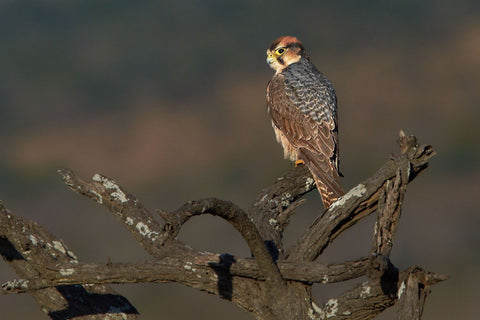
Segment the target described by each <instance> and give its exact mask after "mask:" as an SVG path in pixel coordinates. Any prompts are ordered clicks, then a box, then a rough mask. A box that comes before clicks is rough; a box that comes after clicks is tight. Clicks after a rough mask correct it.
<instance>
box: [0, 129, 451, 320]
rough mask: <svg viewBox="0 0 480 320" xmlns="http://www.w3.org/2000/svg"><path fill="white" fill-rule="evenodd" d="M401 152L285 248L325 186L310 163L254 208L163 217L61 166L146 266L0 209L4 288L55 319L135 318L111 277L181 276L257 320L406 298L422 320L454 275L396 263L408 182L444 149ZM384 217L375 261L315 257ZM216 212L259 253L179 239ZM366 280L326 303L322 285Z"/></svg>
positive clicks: (215, 206) (370, 307) (338, 311)
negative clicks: (89, 256) (100, 257)
mask: <svg viewBox="0 0 480 320" xmlns="http://www.w3.org/2000/svg"><path fill="white" fill-rule="evenodd" d="M399 144H400V154H399V155H397V156H394V157H392V158H391V159H390V160H389V161H387V163H385V164H384V165H383V166H382V167H381V168H380V169H379V170H378V171H377V172H376V173H375V174H374V175H373V176H372V177H370V178H368V179H367V180H365V181H363V182H362V183H360V184H358V185H357V186H356V187H354V188H352V189H351V190H350V191H349V192H347V193H346V194H345V195H344V196H343V197H341V198H340V199H338V200H337V201H336V202H335V203H334V204H333V205H332V206H330V208H328V210H326V211H325V212H323V213H322V212H320V211H319V215H318V218H317V219H316V220H315V221H314V222H313V223H312V225H311V226H310V228H309V229H308V230H306V232H305V234H304V235H303V236H302V237H301V239H299V241H298V243H297V244H296V245H295V246H293V247H292V248H290V250H286V248H284V246H283V239H282V238H283V231H284V229H285V227H286V226H287V225H288V223H289V219H290V218H291V216H292V215H293V214H294V212H295V208H297V207H298V206H299V205H301V204H302V203H303V202H304V200H303V199H302V196H303V195H304V194H306V193H308V192H310V191H311V190H313V189H314V188H315V184H314V180H313V178H312V177H311V175H310V173H309V172H308V170H307V169H306V168H305V167H303V166H300V167H296V168H293V169H292V170H290V171H289V172H288V173H286V174H285V175H284V176H282V177H281V178H279V179H277V181H276V182H275V183H273V184H272V185H271V186H269V187H267V188H265V189H264V190H263V191H262V192H261V193H260V195H259V196H258V197H257V199H256V200H255V202H254V203H253V204H252V206H251V207H250V210H249V211H248V212H245V211H243V210H242V209H241V208H239V207H238V206H236V205H235V204H233V203H231V202H229V201H224V200H220V199H216V198H208V199H202V200H197V201H190V202H188V203H186V204H184V205H183V206H181V207H180V208H179V209H177V210H175V211H173V212H165V211H162V210H158V211H157V213H158V214H159V215H160V217H161V218H162V219H163V222H161V223H160V222H158V221H157V220H156V219H155V217H154V216H153V215H152V213H150V212H149V211H148V210H147V209H146V208H145V207H144V206H143V205H142V204H141V203H140V201H139V200H138V199H136V198H135V197H134V196H132V195H130V194H129V193H128V192H126V191H125V190H124V189H123V188H122V187H120V186H119V185H118V184H117V183H116V182H115V181H113V180H111V179H109V178H107V177H105V176H102V175H99V174H96V175H95V176H94V177H93V178H92V180H91V181H84V180H82V179H80V178H79V177H77V176H76V175H75V174H74V173H73V172H71V171H69V170H66V169H64V170H60V171H59V172H60V174H61V175H62V177H63V179H64V181H65V183H66V184H67V185H68V186H69V187H70V188H71V189H72V190H73V191H75V192H78V193H80V194H82V195H84V196H87V197H89V198H91V199H93V200H95V201H97V202H98V203H99V204H101V205H103V206H105V207H106V208H107V209H108V210H110V211H111V213H112V214H113V215H114V216H115V217H116V218H117V219H118V220H119V221H120V222H121V223H122V224H123V225H124V226H125V227H126V228H127V230H128V231H129V232H130V233H131V234H132V236H133V237H134V238H135V239H136V240H137V241H138V242H139V243H140V244H141V245H142V246H143V248H144V249H145V250H146V251H147V252H148V253H149V254H150V255H151V256H152V260H151V261H147V262H144V263H108V264H104V263H98V264H95V263H82V262H80V261H78V259H77V258H76V257H75V255H74V254H73V252H71V251H70V250H69V249H68V248H67V246H66V245H65V244H64V243H63V242H62V241H61V240H59V239H57V238H55V237H54V236H53V235H51V234H50V233H49V232H48V231H47V230H45V228H43V227H42V226H39V225H38V224H36V223H35V222H32V221H28V220H26V219H24V218H21V217H18V216H16V215H14V214H13V213H11V212H10V211H8V210H7V209H6V208H4V207H3V206H0V252H1V254H2V256H3V258H4V260H5V261H6V262H7V263H8V264H9V265H10V266H11V267H12V268H13V269H14V271H15V272H16V273H17V274H18V276H19V279H16V280H12V281H9V282H7V283H5V284H3V285H2V287H1V291H2V292H3V293H29V294H32V295H33V296H34V297H35V299H36V300H37V301H38V303H39V305H40V307H41V309H42V310H43V311H44V312H46V313H47V314H48V315H49V316H50V317H51V318H52V319H97V318H98V319H100V318H102V319H106V318H108V319H116V318H118V319H137V318H139V315H138V312H137V311H136V310H135V308H134V307H133V306H132V305H131V304H130V303H129V302H128V300H127V299H126V298H124V297H122V296H120V295H118V294H116V293H115V292H113V291H112V290H111V289H110V288H109V287H108V286H107V284H111V283H140V282H156V283H166V282H177V283H181V284H184V285H187V286H190V287H193V288H197V289H199V290H202V291H206V292H209V293H213V294H216V295H218V296H219V297H221V298H223V299H228V300H230V301H232V302H233V303H235V304H237V305H238V306H239V307H241V308H243V309H245V310H247V311H249V312H251V313H252V315H253V316H254V317H255V318H256V319H262V320H270V319H272V320H273V319H279V320H282V319H285V320H287V319H288V320H290V319H371V318H373V317H375V316H376V315H378V314H379V313H380V312H382V311H383V310H385V309H386V308H388V307H390V306H392V305H394V304H395V303H398V304H399V306H400V307H399V308H398V310H399V311H398V318H399V319H400V320H407V319H420V317H421V315H422V312H423V307H424V303H425V299H426V297H427V295H428V294H429V292H430V288H431V286H432V285H433V284H435V283H437V282H439V281H442V280H446V279H447V276H446V275H441V274H434V273H431V272H428V271H426V270H423V269H422V268H421V267H410V268H408V269H407V270H405V271H398V270H397V268H395V266H394V265H393V264H392V262H391V261H390V260H389V256H390V252H391V249H392V246H393V243H394V236H395V233H396V229H397V225H398V221H399V218H400V214H401V208H402V201H403V198H404V196H405V191H406V187H407V184H408V183H409V182H410V181H411V180H412V179H414V178H415V177H416V176H417V175H418V173H420V172H421V171H423V170H424V169H425V168H426V167H427V165H428V162H427V161H428V159H429V158H430V157H432V156H433V155H434V154H435V152H434V151H433V149H432V148H431V147H430V146H428V145H423V146H419V145H418V144H417V141H416V138H415V137H413V136H410V137H407V136H405V135H404V134H403V132H401V134H400V139H399ZM374 212H376V213H377V221H376V223H375V227H374V231H373V243H372V249H371V251H370V252H369V253H368V255H367V256H365V257H362V258H359V259H358V260H355V261H346V262H344V263H341V264H335V265H322V264H320V263H317V262H315V260H316V259H317V258H318V257H319V256H320V255H321V254H322V252H323V251H324V250H325V248H327V246H328V245H329V244H330V243H331V242H332V241H333V240H335V238H336V237H338V235H340V234H341V233H342V232H344V231H345V230H347V229H348V228H349V227H351V226H353V225H354V224H356V223H357V222H359V221H360V220H361V219H363V218H364V217H366V216H368V215H369V214H371V213H374ZM202 214H211V215H214V216H217V217H219V218H221V219H225V220H226V221H228V222H229V223H230V224H231V225H232V226H233V227H234V228H235V229H236V230H237V231H238V232H239V233H240V234H241V236H242V237H243V238H244V240H245V241H246V243H247V244H248V246H249V247H250V249H251V252H252V257H253V258H241V257H235V256H231V255H227V254H222V255H220V254H216V253H211V252H204V251H202V252H200V251H196V250H194V249H192V248H190V247H189V246H188V245H186V244H183V243H181V242H180V241H179V240H178V239H177V238H176V236H177V235H178V233H179V231H180V229H181V228H182V226H183V225H184V224H185V223H186V222H187V221H188V219H190V218H191V217H193V216H197V215H202ZM361 276H368V280H367V281H365V282H363V283H361V284H359V285H357V286H355V287H353V288H352V289H350V290H348V291H347V292H345V293H344V294H342V295H341V296H339V297H332V298H331V299H330V300H328V302H327V303H325V304H324V305H322V306H318V305H317V304H316V303H315V301H314V299H313V297H312V294H311V286H312V284H314V283H329V282H337V281H345V280H349V279H353V278H358V277H361Z"/></svg>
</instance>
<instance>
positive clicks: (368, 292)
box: [360, 285, 372, 299]
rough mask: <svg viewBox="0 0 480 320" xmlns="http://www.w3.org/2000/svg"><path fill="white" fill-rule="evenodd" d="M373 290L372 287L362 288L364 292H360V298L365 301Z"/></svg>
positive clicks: (365, 286)
mask: <svg viewBox="0 0 480 320" xmlns="http://www.w3.org/2000/svg"><path fill="white" fill-rule="evenodd" d="M371 289H372V288H371V287H370V286H367V285H364V286H363V287H362V292H360V297H361V298H363V299H365V298H367V297H368V296H369V295H370V291H371Z"/></svg>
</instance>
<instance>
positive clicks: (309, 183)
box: [305, 177, 315, 191]
mask: <svg viewBox="0 0 480 320" xmlns="http://www.w3.org/2000/svg"><path fill="white" fill-rule="evenodd" d="M314 184H315V180H313V179H312V178H310V177H308V178H307V180H306V181H305V191H308V190H311V189H312V188H313V185H314Z"/></svg>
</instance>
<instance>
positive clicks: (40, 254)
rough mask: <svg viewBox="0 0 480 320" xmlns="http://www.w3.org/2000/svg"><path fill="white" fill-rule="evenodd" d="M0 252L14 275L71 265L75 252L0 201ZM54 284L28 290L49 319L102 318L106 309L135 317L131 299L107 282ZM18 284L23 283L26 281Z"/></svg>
mask: <svg viewBox="0 0 480 320" xmlns="http://www.w3.org/2000/svg"><path fill="white" fill-rule="evenodd" d="M0 253H1V254H2V257H3V258H4V260H5V261H6V262H7V263H8V264H9V265H10V267H11V268H12V269H13V270H14V271H15V273H16V274H17V275H19V276H20V277H22V278H25V279H29V278H38V277H43V275H44V274H47V273H48V272H49V269H48V268H49V266H52V265H54V264H56V263H62V264H64V265H67V266H74V265H76V264H77V263H78V260H77V257H76V256H75V254H74V253H73V252H72V251H71V250H69V249H68V247H67V246H66V245H65V244H64V243H63V241H61V240H60V239H58V238H57V237H55V236H53V235H52V234H51V233H50V232H48V231H47V230H46V228H44V227H43V226H40V225H38V224H37V223H35V222H32V221H29V220H28V219H25V218H22V217H18V216H16V215H14V214H12V213H11V212H10V211H8V210H7V209H6V208H5V207H3V205H1V204H0ZM79 284H80V285H77V286H70V285H65V286H54V287H46V288H44V289H41V290H35V291H33V292H31V294H32V296H33V297H34V298H35V299H36V300H37V302H38V303H39V305H40V307H41V309H42V310H43V311H44V312H46V313H47V314H48V315H49V316H50V317H51V318H52V319H84V317H85V315H86V314H90V315H92V316H91V317H90V318H89V319H104V318H106V317H107V314H108V313H109V312H110V311H109V310H116V313H117V314H118V315H119V316H121V317H122V318H123V319H129V320H134V319H138V318H139V316H138V312H137V310H136V309H135V308H134V307H133V305H132V304H130V302H129V301H128V300H127V299H125V298H124V297H122V296H121V295H119V294H117V293H116V292H115V291H114V290H112V289H111V288H110V287H108V286H106V285H101V284H95V285H85V282H80V283H79ZM17 285H20V286H22V285H26V283H25V281H20V282H17Z"/></svg>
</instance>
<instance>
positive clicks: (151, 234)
mask: <svg viewBox="0 0 480 320" xmlns="http://www.w3.org/2000/svg"><path fill="white" fill-rule="evenodd" d="M135 228H137V230H138V232H139V233H140V234H141V235H142V236H144V237H147V238H148V239H150V240H152V241H155V240H156V239H157V237H156V236H157V235H158V232H155V231H151V230H150V228H149V227H148V226H147V225H146V224H145V223H143V222H139V223H137V224H136V226H135Z"/></svg>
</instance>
